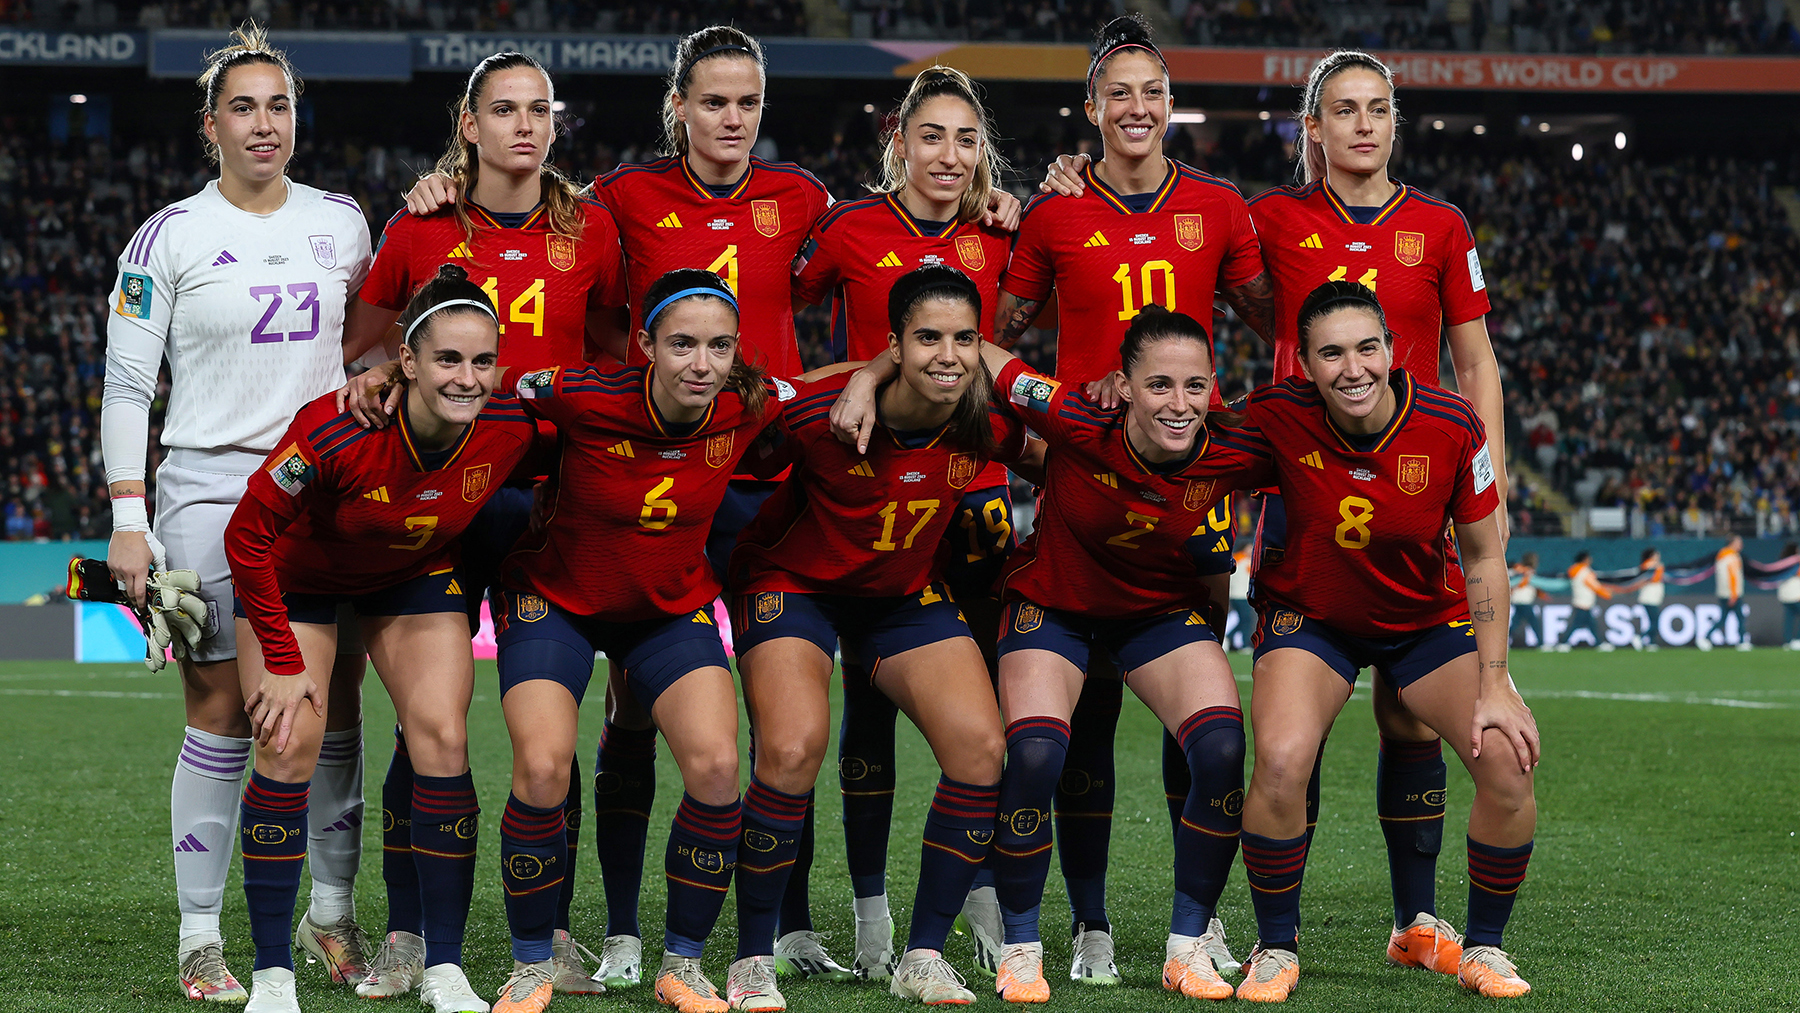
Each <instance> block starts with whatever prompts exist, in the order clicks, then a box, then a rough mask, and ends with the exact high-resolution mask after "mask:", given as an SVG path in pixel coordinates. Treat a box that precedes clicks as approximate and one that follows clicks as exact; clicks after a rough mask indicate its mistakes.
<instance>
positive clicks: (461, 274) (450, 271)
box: [437, 264, 469, 281]
mask: <svg viewBox="0 0 1800 1013" xmlns="http://www.w3.org/2000/svg"><path fill="white" fill-rule="evenodd" d="M437 276H438V277H439V278H444V279H446V280H448V281H468V280H469V272H468V271H465V270H463V269H462V268H460V267H458V266H456V265H455V264H444V265H441V266H439V267H438V269H437Z"/></svg>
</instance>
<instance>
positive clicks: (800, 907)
mask: <svg viewBox="0 0 1800 1013" xmlns="http://www.w3.org/2000/svg"><path fill="white" fill-rule="evenodd" d="M816 808H817V803H816V801H815V799H814V798H813V793H812V792H810V791H809V792H807V793H806V818H805V820H804V821H803V822H802V823H801V825H800V846H799V848H797V849H796V850H795V851H794V871H793V872H791V873H789V874H788V881H787V889H786V890H785V891H783V892H782V894H781V911H780V913H779V914H778V915H777V917H776V928H775V932H776V934H777V935H783V936H785V935H787V934H788V933H789V932H807V931H810V930H811V929H812V927H813V923H812V889H811V888H812V865H813V844H814V834H813V820H814V810H815V809H816Z"/></svg>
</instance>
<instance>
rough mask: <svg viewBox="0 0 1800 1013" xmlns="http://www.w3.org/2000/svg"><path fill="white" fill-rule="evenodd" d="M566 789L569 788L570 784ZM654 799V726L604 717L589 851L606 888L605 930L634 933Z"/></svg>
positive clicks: (595, 763)
mask: <svg viewBox="0 0 1800 1013" xmlns="http://www.w3.org/2000/svg"><path fill="white" fill-rule="evenodd" d="M570 790H571V791H573V790H574V785H573V784H572V783H571V785H570ZM655 801H656V729H654V728H621V727H620V726H618V725H615V724H612V723H611V722H608V723H607V725H606V727H605V728H604V729H603V730H602V731H601V733H600V748H599V751H598V755H596V756H595V758H594V823H593V830H594V852H595V855H596V856H597V857H598V858H599V860H600V882H601V885H602V887H603V888H604V889H605V891H606V934H607V935H609V936H636V935H641V933H640V932H639V931H638V892H639V890H640V888H641V887H642V886H643V882H644V848H645V843H646V841H647V840H648V838H649V835H650V807H651V805H652V804H654V803H655Z"/></svg>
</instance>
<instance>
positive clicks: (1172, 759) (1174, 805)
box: [1162, 728, 1194, 837]
mask: <svg viewBox="0 0 1800 1013" xmlns="http://www.w3.org/2000/svg"><path fill="white" fill-rule="evenodd" d="M1162 776H1163V799H1164V801H1166V802H1168V804H1169V830H1170V832H1171V833H1174V834H1175V835H1176V836H1177V837H1179V836H1180V835H1181V811H1182V810H1183V809H1186V808H1187V797H1188V789H1189V788H1191V787H1193V785H1194V778H1193V775H1192V774H1189V773H1188V762H1187V754H1186V753H1184V752H1182V751H1181V743H1180V742H1178V741H1176V739H1175V735H1174V733H1172V732H1170V731H1169V730H1168V729H1166V728H1165V729H1163V751H1162Z"/></svg>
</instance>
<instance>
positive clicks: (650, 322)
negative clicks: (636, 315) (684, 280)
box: [644, 287, 738, 331]
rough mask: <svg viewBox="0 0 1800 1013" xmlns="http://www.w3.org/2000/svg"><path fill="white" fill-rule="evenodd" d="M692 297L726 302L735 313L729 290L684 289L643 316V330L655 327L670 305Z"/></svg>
mask: <svg viewBox="0 0 1800 1013" xmlns="http://www.w3.org/2000/svg"><path fill="white" fill-rule="evenodd" d="M693 295H710V296H712V297H713V298H714V299H723V300H725V301H726V302H728V303H730V304H731V310H732V312H733V313H735V312H737V308H738V302H737V298H736V297H735V296H733V295H732V294H731V292H730V290H729V289H720V288H698V287H696V288H684V289H682V290H681V291H679V292H676V293H675V294H674V295H671V296H669V297H668V298H666V299H664V300H663V301H662V302H659V303H657V304H656V307H655V308H654V309H652V310H651V311H650V312H649V313H647V314H645V315H644V330H646V331H647V330H649V329H650V328H651V327H653V326H655V324H656V318H657V317H660V316H662V312H663V310H666V309H668V308H669V304H670V303H672V302H675V301H677V300H679V299H686V298H687V297H688V296H693Z"/></svg>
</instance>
